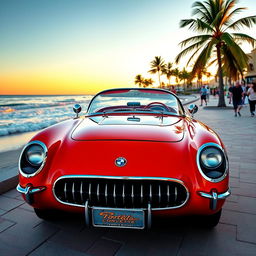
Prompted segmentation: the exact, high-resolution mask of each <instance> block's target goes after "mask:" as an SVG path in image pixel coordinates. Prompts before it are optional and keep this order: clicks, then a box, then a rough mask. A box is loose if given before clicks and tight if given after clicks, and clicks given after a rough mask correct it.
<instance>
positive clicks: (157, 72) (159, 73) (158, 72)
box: [157, 71, 162, 88]
mask: <svg viewBox="0 0 256 256" xmlns="http://www.w3.org/2000/svg"><path fill="white" fill-rule="evenodd" d="M157 73H158V80H159V87H160V88H162V86H161V80H160V72H159V71H157Z"/></svg>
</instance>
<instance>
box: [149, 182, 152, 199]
mask: <svg viewBox="0 0 256 256" xmlns="http://www.w3.org/2000/svg"><path fill="white" fill-rule="evenodd" d="M149 199H150V203H151V202H152V184H150V185H149Z"/></svg>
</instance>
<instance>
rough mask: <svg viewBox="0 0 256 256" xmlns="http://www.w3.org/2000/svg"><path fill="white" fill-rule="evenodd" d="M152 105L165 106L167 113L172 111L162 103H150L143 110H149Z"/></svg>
mask: <svg viewBox="0 0 256 256" xmlns="http://www.w3.org/2000/svg"><path fill="white" fill-rule="evenodd" d="M152 105H161V106H163V107H164V108H165V110H167V111H170V109H169V107H168V106H166V105H165V104H164V103H162V102H157V101H156V102H151V103H149V104H148V105H146V106H145V107H144V108H143V109H147V108H150V107H151V106H152Z"/></svg>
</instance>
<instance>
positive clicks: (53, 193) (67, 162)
mask: <svg viewBox="0 0 256 256" xmlns="http://www.w3.org/2000/svg"><path fill="white" fill-rule="evenodd" d="M197 109H198V108H197V106H196V105H194V104H192V105H190V106H189V107H188V110H187V111H185V110H184V107H183V106H182V104H181V102H180V100H179V98H178V97H177V96H176V95H174V94H173V93H171V92H169V91H166V90H161V89H144V88H138V89H137V88H122V89H111V90H106V91H103V92H100V93H98V94H97V95H96V96H94V97H93V99H92V100H91V102H90V104H89V106H88V110H87V112H86V114H85V115H84V116H80V117H79V112H80V111H81V106H80V105H78V104H76V105H75V106H74V111H75V113H76V116H75V117H74V118H73V119H69V120H66V121H63V122H61V123H59V124H57V125H53V126H51V127H49V128H47V129H44V130H43V131H41V132H39V133H38V134H37V135H36V136H34V138H33V139H32V140H31V141H30V142H29V143H28V144H27V145H26V146H25V147H24V149H23V151H22V153H21V156H20V159H19V173H20V174H19V184H18V186H17V190H18V191H19V192H20V193H22V195H23V198H24V199H25V200H26V202H27V203H28V204H30V205H31V206H32V207H33V208H34V210H35V213H36V214H37V215H38V216H39V217H40V218H43V219H47V218H50V217H52V216H53V215H54V214H56V210H57V211H59V210H61V211H71V212H81V213H83V214H84V215H85V223H86V224H87V225H88V226H96V227H102V226H103V227H106V226H107V227H126V228H138V229H143V228H150V226H151V222H152V216H154V215H158V216H184V215H200V216H201V217H200V222H202V223H204V225H206V226H208V227H213V226H215V225H217V224H218V222H219V219H220V216H221V209H222V206H223V204H224V201H225V199H226V198H227V197H228V196H229V195H230V190H229V185H228V180H229V176H228V172H229V167H228V158H227V154H226V150H225V147H224V145H223V143H222V141H221V139H220V138H219V136H218V135H217V134H216V133H215V132H214V131H213V130H212V129H211V128H209V127H208V126H207V125H205V124H203V123H202V122H199V121H197V120H195V119H194V118H193V114H194V113H195V112H196V111H197Z"/></svg>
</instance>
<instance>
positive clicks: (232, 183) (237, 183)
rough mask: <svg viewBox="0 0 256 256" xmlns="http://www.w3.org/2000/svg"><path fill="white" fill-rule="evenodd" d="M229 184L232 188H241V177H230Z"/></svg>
mask: <svg viewBox="0 0 256 256" xmlns="http://www.w3.org/2000/svg"><path fill="white" fill-rule="evenodd" d="M229 186H230V188H239V187H240V180H239V178H235V177H230V178H229Z"/></svg>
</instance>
